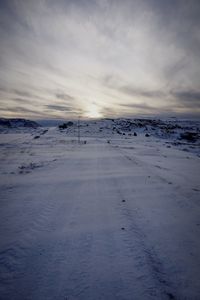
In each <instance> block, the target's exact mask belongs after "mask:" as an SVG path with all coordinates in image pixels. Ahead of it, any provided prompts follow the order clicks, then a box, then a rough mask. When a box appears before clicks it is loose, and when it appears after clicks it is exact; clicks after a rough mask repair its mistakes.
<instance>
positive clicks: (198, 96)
mask: <svg viewBox="0 0 200 300" xmlns="http://www.w3.org/2000/svg"><path fill="white" fill-rule="evenodd" d="M172 95H173V96H174V97H175V99H176V100H177V102H178V103H179V105H180V106H183V107H187V108H190V109H194V110H195V109H197V108H198V109H200V91H195V90H188V91H172Z"/></svg>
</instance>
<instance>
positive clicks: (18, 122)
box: [0, 118, 40, 128]
mask: <svg viewBox="0 0 200 300" xmlns="http://www.w3.org/2000/svg"><path fill="white" fill-rule="evenodd" d="M0 127H3V128H19V127H23V128H37V127H40V125H39V124H38V123H37V122H35V121H31V120H27V119H20V118H16V119H15V118H14V119H13V118H12V119H6V118H0Z"/></svg>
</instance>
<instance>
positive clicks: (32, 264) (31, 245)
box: [0, 119, 200, 300]
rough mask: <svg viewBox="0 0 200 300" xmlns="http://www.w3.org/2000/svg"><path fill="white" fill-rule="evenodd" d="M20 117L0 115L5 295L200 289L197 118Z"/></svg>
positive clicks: (132, 298) (76, 296) (74, 299)
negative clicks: (44, 122)
mask: <svg viewBox="0 0 200 300" xmlns="http://www.w3.org/2000/svg"><path fill="white" fill-rule="evenodd" d="M18 122H20V121H16V122H15V123H13V124H14V125H11V126H7V125H5V122H4V121H3V123H4V124H2V123H1V124H0V127H1V128H0V132H1V134H0V153H1V154H0V160H1V168H0V192H1V200H0V205H1V206H0V236H1V238H0V299H2V300H8V299H9V300H10V299H12V300H13V299H16V300H18V299H19V300H23V299H31V300H44V299H48V300H54V299H55V300H56V299H57V300H86V299H87V300H94V299H98V300H108V299H109V300H115V299H116V300H143V299H144V300H146V299H147V300H148V299H149V300H151V299H158V300H165V299H166V300H167V299H181V300H184V299H185V300H187V299H188V300H197V299H199V297H200V296H199V295H200V239H199V236H200V202H199V201H200V179H199V178H200V176H199V175H200V147H199V146H200V142H199V141H200V139H199V133H200V130H199V128H200V126H199V122H197V121H190V120H182V121H180V120H153V119H152V120H149V119H135V120H127V119H117V120H111V119H107V120H93V121H80V127H79V128H78V127H77V122H75V121H72V122H66V123H64V124H65V125H64V124H60V125H61V126H60V127H58V126H57V127H49V128H47V127H40V126H37V125H35V124H34V123H32V125H30V123H29V125H27V126H26V125H25V126H22V125H21V126H17V124H18ZM20 124H21V123H20ZM26 124H27V123H26ZM79 130H80V143H79V139H78V131H79Z"/></svg>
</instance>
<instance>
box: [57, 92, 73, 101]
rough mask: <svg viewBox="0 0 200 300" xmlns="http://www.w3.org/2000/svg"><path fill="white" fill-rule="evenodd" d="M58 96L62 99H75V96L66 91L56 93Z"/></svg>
mask: <svg viewBox="0 0 200 300" xmlns="http://www.w3.org/2000/svg"><path fill="white" fill-rule="evenodd" d="M56 98H58V99H61V100H66V101H73V100H75V98H74V97H72V96H70V95H68V94H65V93H56Z"/></svg>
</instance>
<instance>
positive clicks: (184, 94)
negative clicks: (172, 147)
mask: <svg viewBox="0 0 200 300" xmlns="http://www.w3.org/2000/svg"><path fill="white" fill-rule="evenodd" d="M199 15H200V2H199V1H198V0H190V1H186V0H168V1H165V0H124V1H120V0H115V1H112V0H95V1H90V0H85V1H81V0H68V1H65V0H58V1H46V0H45V1H44V0H36V1H23V0H17V1H15V0H10V1H5V0H2V1H0V19H1V26H0V40H1V44H0V81H1V88H0V92H1V93H0V101H1V102H2V104H3V103H4V107H5V108H7V109H8V112H9V110H10V112H12V111H13V109H14V108H16V109H17V107H18V104H19V99H21V100H22V101H21V104H22V102H23V107H24V109H30V107H31V109H32V107H34V105H35V111H36V112H37V109H39V110H40V111H41V114H42V111H43V109H45V111H44V117H46V115H47V114H48V116H49V117H51V116H52V117H54V114H55V111H57V112H58V113H59V116H61V115H62V113H63V116H65V115H66V114H67V113H70V114H71V110H70V109H69V110H67V108H65V104H66V103H67V105H66V107H71V108H72V110H73V111H79V112H80V111H81V112H82V114H83V116H86V115H88V111H90V106H92V105H94V104H93V102H94V103H95V106H96V107H97V108H98V111H99V112H100V111H101V114H102V115H103V116H106V115H109V116H110V115H112V114H113V116H115V115H117V116H118V115H119V114H120V113H121V111H120V109H121V107H122V106H120V104H123V103H124V104H125V105H126V104H127V105H131V103H132V105H133V106H134V105H135V104H134V103H137V105H138V107H136V106H135V109H136V108H137V109H138V110H139V109H140V110H141V111H142V110H143V111H144V112H147V111H148V110H149V113H151V112H152V108H155V106H158V107H159V110H160V109H162V108H163V109H165V107H166V103H168V106H170V108H169V109H171V108H172V110H173V111H174V112H177V113H178V112H179V108H180V106H181V107H182V109H183V110H185V112H186V113H187V111H190V112H192V110H193V111H194V110H195V108H196V107H197V106H198V100H197V99H199V98H198V97H197V94H195V92H194V91H199V90H200V83H199V78H200V54H199V53H200V37H199V27H200V18H199ZM188 99H190V100H188ZM9 100H10V101H11V102H12V103H13V109H11V106H9V107H8V106H6V101H9ZM173 100H175V101H173ZM167 101H168V102H167ZM144 104H145V105H144ZM117 105H118V106H117ZM139 106H140V107H139ZM46 110H47V111H48V112H47V111H46ZM33 111H34V108H33ZM15 113H18V110H16V111H15ZM25 113H26V112H25V111H24V114H25ZM30 113H31V112H30Z"/></svg>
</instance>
